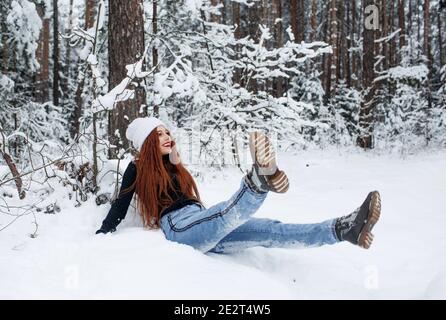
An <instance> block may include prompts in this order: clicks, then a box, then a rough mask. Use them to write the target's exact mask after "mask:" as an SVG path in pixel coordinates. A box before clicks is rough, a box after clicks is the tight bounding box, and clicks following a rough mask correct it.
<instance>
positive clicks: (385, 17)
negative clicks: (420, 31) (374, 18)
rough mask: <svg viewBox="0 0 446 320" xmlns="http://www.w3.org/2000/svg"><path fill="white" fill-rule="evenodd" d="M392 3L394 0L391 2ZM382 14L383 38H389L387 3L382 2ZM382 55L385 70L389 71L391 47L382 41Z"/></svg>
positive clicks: (383, 0)
mask: <svg viewBox="0 0 446 320" xmlns="http://www.w3.org/2000/svg"><path fill="white" fill-rule="evenodd" d="M390 1H392V0H390ZM381 13H382V15H381V16H382V34H381V37H387V36H388V35H389V22H388V12H387V1H386V0H382V1H381ZM381 44H382V55H383V68H384V70H388V69H389V59H388V58H389V57H388V56H389V49H388V47H389V45H388V42H387V41H382V42H381Z"/></svg>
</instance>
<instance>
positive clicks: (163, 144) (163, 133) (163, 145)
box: [156, 126, 172, 155]
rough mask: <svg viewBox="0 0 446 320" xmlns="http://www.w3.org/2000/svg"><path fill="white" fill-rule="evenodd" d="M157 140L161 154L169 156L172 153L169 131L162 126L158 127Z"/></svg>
mask: <svg viewBox="0 0 446 320" xmlns="http://www.w3.org/2000/svg"><path fill="white" fill-rule="evenodd" d="M156 130H157V131H158V138H159V139H160V149H161V154H162V155H165V154H169V153H170V152H171V151H172V139H171V137H170V131H169V130H167V129H166V128H165V127H164V126H158V127H157V128H156Z"/></svg>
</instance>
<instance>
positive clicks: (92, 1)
mask: <svg viewBox="0 0 446 320" xmlns="http://www.w3.org/2000/svg"><path fill="white" fill-rule="evenodd" d="M95 8H96V0H85V29H86V30H88V29H90V28H93V26H94V20H95Z"/></svg>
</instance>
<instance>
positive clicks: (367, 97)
mask: <svg viewBox="0 0 446 320" xmlns="http://www.w3.org/2000/svg"><path fill="white" fill-rule="evenodd" d="M369 5H373V0H364V6H363V10H364V9H365V8H367V7H368V6H369ZM367 18H368V16H367V15H366V14H365V12H364V13H363V21H364V23H363V25H364V26H365V24H366V19H367ZM374 42H375V30H373V28H366V27H364V29H363V61H362V69H363V70H362V84H363V87H364V91H365V92H364V99H363V101H362V102H361V108H360V111H359V126H360V129H361V132H360V135H359V136H358V139H357V144H358V145H359V146H360V147H361V148H364V149H371V148H373V144H372V143H373V133H372V130H373V107H374V95H375V92H374V91H375V89H374V85H373V80H374V79H375V71H374V62H375V56H374V45H375V43H374Z"/></svg>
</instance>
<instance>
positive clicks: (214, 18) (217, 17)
mask: <svg viewBox="0 0 446 320" xmlns="http://www.w3.org/2000/svg"><path fill="white" fill-rule="evenodd" d="M155 2H156V1H154V3H155ZM220 2H221V0H211V4H212V6H214V7H216V6H218V5H219V4H220ZM219 11H220V13H221V11H222V9H219ZM211 21H212V22H215V23H221V15H218V14H211Z"/></svg>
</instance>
